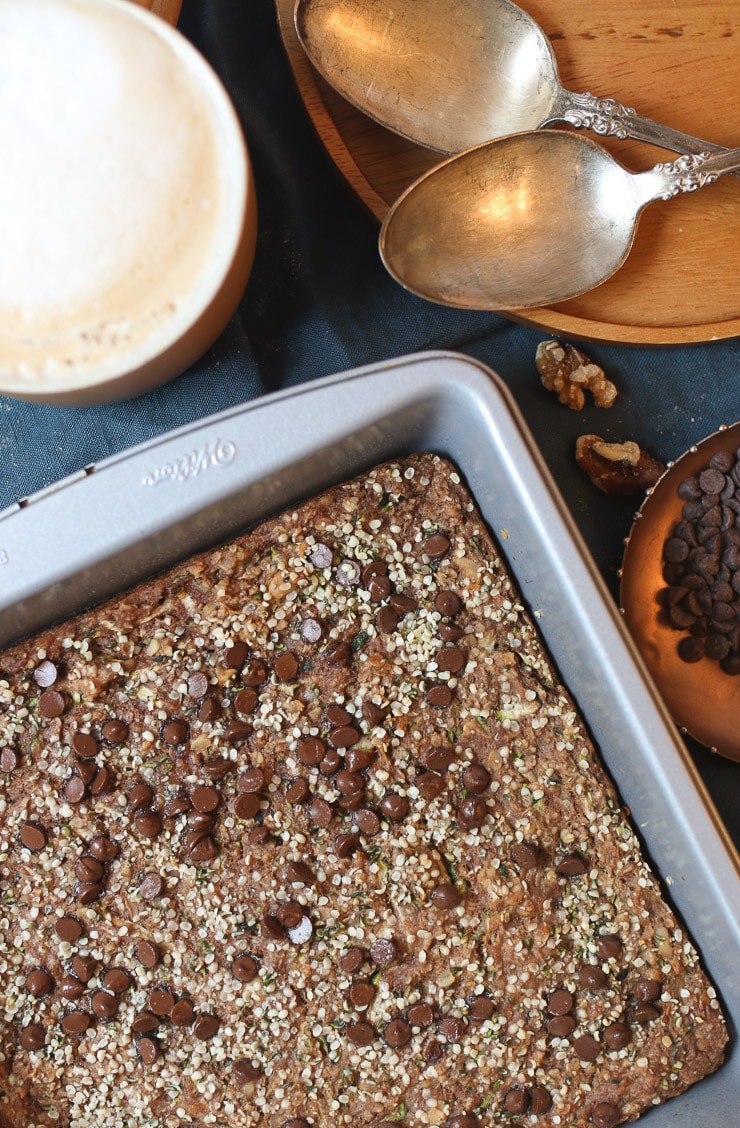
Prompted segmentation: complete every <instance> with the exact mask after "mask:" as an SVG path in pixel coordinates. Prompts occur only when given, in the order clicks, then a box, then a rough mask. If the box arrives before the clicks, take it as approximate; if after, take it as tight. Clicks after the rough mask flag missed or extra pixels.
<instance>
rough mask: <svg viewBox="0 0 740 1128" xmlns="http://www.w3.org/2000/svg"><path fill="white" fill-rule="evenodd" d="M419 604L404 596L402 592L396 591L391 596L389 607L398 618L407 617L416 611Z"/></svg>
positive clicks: (408, 596)
mask: <svg viewBox="0 0 740 1128" xmlns="http://www.w3.org/2000/svg"><path fill="white" fill-rule="evenodd" d="M418 606H419V604H418V603H417V601H416V600H415V599H413V598H412V597H411V596H410V595H404V594H403V592H400V591H397V592H394V594H393V595H392V596H391V607H392V608H393V610H394V611H395V612H396V613H397V614H398V615H400V616H404V615H408V614H410V612H411V611H416V609H417V607H418Z"/></svg>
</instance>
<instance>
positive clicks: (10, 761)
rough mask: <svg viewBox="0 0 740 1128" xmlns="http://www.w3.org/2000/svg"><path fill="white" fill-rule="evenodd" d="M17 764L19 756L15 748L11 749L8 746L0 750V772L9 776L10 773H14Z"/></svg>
mask: <svg viewBox="0 0 740 1128" xmlns="http://www.w3.org/2000/svg"><path fill="white" fill-rule="evenodd" d="M19 763H20V756H19V755H18V753H17V752H16V750H15V748H11V747H10V745H8V744H6V745H5V746H4V747H3V748H0V772H5V774H6V775H10V773H11V772H14V771H15V769H16V768H17V767H18V764H19Z"/></svg>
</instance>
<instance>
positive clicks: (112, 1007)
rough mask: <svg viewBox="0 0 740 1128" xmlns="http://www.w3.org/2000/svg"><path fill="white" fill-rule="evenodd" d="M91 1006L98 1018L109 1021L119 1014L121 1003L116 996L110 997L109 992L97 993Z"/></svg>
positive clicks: (91, 1001) (94, 993) (94, 994)
mask: <svg viewBox="0 0 740 1128" xmlns="http://www.w3.org/2000/svg"><path fill="white" fill-rule="evenodd" d="M90 1006H91V1007H92V1011H93V1014H94V1015H95V1016H96V1017H97V1018H100V1019H103V1020H104V1021H108V1020H110V1019H111V1018H114V1017H115V1015H116V1014H117V1013H118V1006H119V1002H118V999H117V998H116V996H115V995H110V994H109V993H108V992H107V991H95V992H93V996H92V999H91V1000H90Z"/></svg>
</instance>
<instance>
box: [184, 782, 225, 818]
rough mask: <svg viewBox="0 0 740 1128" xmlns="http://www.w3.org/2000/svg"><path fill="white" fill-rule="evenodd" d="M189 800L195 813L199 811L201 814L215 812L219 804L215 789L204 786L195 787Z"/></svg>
mask: <svg viewBox="0 0 740 1128" xmlns="http://www.w3.org/2000/svg"><path fill="white" fill-rule="evenodd" d="M190 798H191V800H192V803H193V806H194V807H195V809H196V811H200V812H201V813H203V814H210V812H211V811H215V810H216V807H218V804H219V802H220V796H219V793H218V791H217V790H216V788H215V787H206V786H204V785H200V786H198V787H195V788H194V789H193V792H192V794H191V796H190Z"/></svg>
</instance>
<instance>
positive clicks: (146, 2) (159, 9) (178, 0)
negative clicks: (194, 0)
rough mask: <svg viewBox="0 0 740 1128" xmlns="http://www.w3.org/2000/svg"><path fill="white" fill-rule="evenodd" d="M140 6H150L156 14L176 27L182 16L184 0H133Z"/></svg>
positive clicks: (150, 9)
mask: <svg viewBox="0 0 740 1128" xmlns="http://www.w3.org/2000/svg"><path fill="white" fill-rule="evenodd" d="M133 3H134V4H138V5H139V7H140V8H148V9H149V11H150V12H154V14H155V16H161V17H162V19H163V20H167V23H171V24H172V26H173V27H174V26H175V24H176V23H177V21H178V19H179V18H180V9H181V8H182V0H133Z"/></svg>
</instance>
